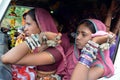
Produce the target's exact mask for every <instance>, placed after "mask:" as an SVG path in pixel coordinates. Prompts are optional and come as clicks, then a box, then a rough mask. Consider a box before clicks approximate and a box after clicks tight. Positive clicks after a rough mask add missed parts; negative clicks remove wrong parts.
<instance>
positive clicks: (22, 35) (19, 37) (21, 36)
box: [17, 33, 25, 40]
mask: <svg viewBox="0 0 120 80" xmlns="http://www.w3.org/2000/svg"><path fill="white" fill-rule="evenodd" d="M17 39H21V40H24V39H25V34H24V33H21V34H20V35H19V36H18V37H17Z"/></svg>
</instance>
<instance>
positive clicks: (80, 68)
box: [71, 63, 89, 80]
mask: <svg viewBox="0 0 120 80" xmlns="http://www.w3.org/2000/svg"><path fill="white" fill-rule="evenodd" d="M88 72H89V68H88V67H86V66H85V65H83V64H79V63H78V64H77V66H76V67H75V69H74V71H73V73H72V76H71V80H88Z"/></svg>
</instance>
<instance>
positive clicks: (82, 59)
mask: <svg viewBox="0 0 120 80" xmlns="http://www.w3.org/2000/svg"><path fill="white" fill-rule="evenodd" d="M79 63H81V64H83V65H85V66H86V67H88V68H90V66H91V64H92V62H91V61H89V60H87V59H85V58H83V57H80V59H79Z"/></svg>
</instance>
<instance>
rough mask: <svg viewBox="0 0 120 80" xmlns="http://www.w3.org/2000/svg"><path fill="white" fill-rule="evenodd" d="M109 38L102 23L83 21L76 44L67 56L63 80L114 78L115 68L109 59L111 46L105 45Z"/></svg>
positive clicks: (94, 20)
mask: <svg viewBox="0 0 120 80" xmlns="http://www.w3.org/2000/svg"><path fill="white" fill-rule="evenodd" d="M109 38H110V36H109V34H108V33H106V27H105V25H104V24H103V23H102V22H101V21H99V20H96V19H85V20H82V21H81V22H80V23H79V25H78V28H77V32H76V38H75V44H74V45H73V46H72V47H71V48H70V49H69V50H68V52H67V55H66V58H67V67H66V69H65V71H64V77H63V80H70V77H71V76H72V77H71V80H97V79H98V78H100V77H103V76H107V77H110V76H112V75H113V73H114V68H113V63H112V61H111V59H110V57H109V51H108V47H109V46H107V45H108V44H107V43H105V44H103V43H104V42H106V41H107V39H109ZM100 45H105V46H104V47H103V46H100ZM106 46H107V48H106ZM76 64H77V65H76ZM75 66H76V67H75ZM73 70H74V71H73Z"/></svg>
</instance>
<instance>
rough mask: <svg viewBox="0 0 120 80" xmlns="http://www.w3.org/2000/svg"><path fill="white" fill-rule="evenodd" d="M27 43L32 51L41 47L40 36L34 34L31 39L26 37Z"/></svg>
mask: <svg viewBox="0 0 120 80" xmlns="http://www.w3.org/2000/svg"><path fill="white" fill-rule="evenodd" d="M25 42H26V44H27V46H28V47H29V48H30V49H31V50H34V49H35V48H36V47H40V46H41V43H40V41H39V35H38V34H32V35H31V36H30V37H26V38H25Z"/></svg>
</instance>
